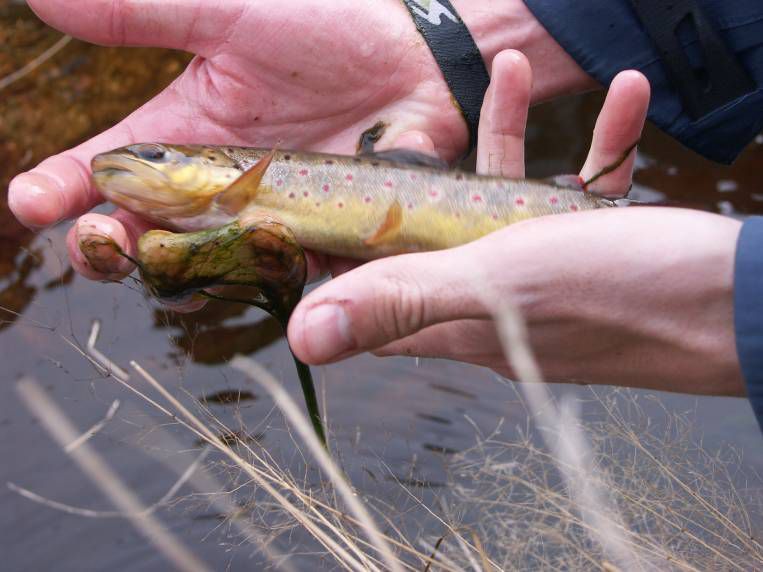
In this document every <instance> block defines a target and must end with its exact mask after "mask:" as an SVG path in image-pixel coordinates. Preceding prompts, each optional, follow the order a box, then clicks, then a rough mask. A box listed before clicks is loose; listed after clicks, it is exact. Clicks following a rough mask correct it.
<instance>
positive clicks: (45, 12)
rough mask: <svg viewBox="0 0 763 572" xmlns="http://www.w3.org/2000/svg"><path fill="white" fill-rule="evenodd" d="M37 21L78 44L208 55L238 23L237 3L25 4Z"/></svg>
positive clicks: (103, 0)
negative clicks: (151, 47)
mask: <svg viewBox="0 0 763 572" xmlns="http://www.w3.org/2000/svg"><path fill="white" fill-rule="evenodd" d="M29 5H30V7H31V8H32V10H34V12H35V14H37V15H38V16H39V17H40V19H42V20H44V21H45V22H46V23H47V24H49V25H50V26H52V27H54V28H57V29H59V30H61V31H62V32H66V33H67V34H70V35H72V36H75V37H77V38H79V39H82V40H86V41H88V42H93V43H95V44H104V45H109V46H115V45H116V46H153V47H162V48H174V49H178V50H187V51H191V52H194V53H197V54H201V55H207V54H206V53H205V52H206V51H207V50H206V48H208V47H209V48H213V47H214V46H216V45H219V44H220V43H222V41H221V38H225V37H226V34H225V33H226V31H229V30H230V29H231V28H232V27H233V26H234V25H235V24H236V22H237V21H238V20H239V19H240V17H241V15H242V12H243V10H244V8H243V5H242V3H241V2H208V1H207V0H187V1H184V2H167V1H166V0H121V1H119V2H116V1H115V0H29Z"/></svg>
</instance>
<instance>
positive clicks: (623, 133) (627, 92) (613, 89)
mask: <svg viewBox="0 0 763 572" xmlns="http://www.w3.org/2000/svg"><path fill="white" fill-rule="evenodd" d="M649 94H650V88H649V80H647V79H646V77H644V76H643V75H642V74H641V73H640V72H637V71H635V70H628V71H624V72H621V73H619V74H618V75H617V76H615V79H614V80H612V84H611V85H610V87H609V92H608V93H607V98H606V100H605V101H604V106H603V107H602V109H601V113H599V117H598V119H597V120H596V127H595V128H594V132H593V141H592V142H591V150H590V151H589V153H588V158H587V159H586V162H585V165H584V166H583V169H582V170H581V171H580V176H581V177H582V178H583V180H586V181H587V180H589V179H590V178H591V177H593V176H594V175H596V174H597V173H598V172H600V171H601V170H602V169H604V168H605V167H608V166H611V165H613V164H614V163H616V162H617V160H618V159H620V158H621V157H622V155H623V153H625V152H626V151H627V150H628V148H629V147H630V146H631V145H633V143H635V142H636V141H638V140H639V138H640V137H641V131H642V130H643V128H644V121H645V120H646V113H647V109H648V108H649ZM635 160H636V153H635V152H632V153H631V154H630V155H629V156H628V158H627V159H626V160H625V162H624V163H623V164H622V165H620V167H619V168H617V169H616V170H615V171H614V172H612V173H609V174H607V175H604V176H603V177H601V178H600V179H598V180H597V181H596V182H595V183H593V184H592V188H591V190H594V191H596V192H597V193H599V194H602V195H605V196H623V195H625V194H626V193H627V192H628V190H629V189H630V186H631V179H632V176H633V164H634V161H635Z"/></svg>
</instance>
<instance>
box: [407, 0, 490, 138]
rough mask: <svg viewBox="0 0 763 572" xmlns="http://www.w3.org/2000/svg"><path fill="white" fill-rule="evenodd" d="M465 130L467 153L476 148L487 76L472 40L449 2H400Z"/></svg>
mask: <svg viewBox="0 0 763 572" xmlns="http://www.w3.org/2000/svg"><path fill="white" fill-rule="evenodd" d="M403 4H405V7H406V8H408V11H409V12H410V13H411V16H412V17H413V21H414V23H415V24H416V28H417V29H418V30H419V32H420V33H421V35H422V36H424V39H425V40H426V42H427V44H428V45H429V49H430V50H432V54H433V55H434V59H435V60H436V61H437V65H438V66H440V70H442V74H443V75H444V76H445V81H446V82H447V84H448V87H449V88H450V91H451V93H452V94H453V98H454V99H455V100H456V102H457V103H458V105H459V107H460V108H461V113H462V114H463V116H464V119H466V124H467V126H468V128H469V151H472V150H473V149H474V148H475V147H476V146H477V127H478V126H479V122H480V111H481V110H482V101H483V100H484V99H485V93H486V92H487V88H488V85H490V75H489V74H488V72H487V67H486V66H485V61H484V60H483V59H482V54H481V53H480V50H479V48H478V47H477V44H476V43H475V42H474V38H472V35H471V34H470V33H469V30H468V29H467V28H466V26H465V25H464V22H463V21H462V20H461V17H460V16H459V15H458V13H457V12H456V10H455V8H453V5H452V4H451V3H450V1H449V0H403Z"/></svg>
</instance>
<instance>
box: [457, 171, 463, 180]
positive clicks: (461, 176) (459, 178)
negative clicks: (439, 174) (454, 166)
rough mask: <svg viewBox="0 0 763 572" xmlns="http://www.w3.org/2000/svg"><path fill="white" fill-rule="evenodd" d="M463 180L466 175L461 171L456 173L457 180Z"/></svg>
mask: <svg viewBox="0 0 763 572" xmlns="http://www.w3.org/2000/svg"><path fill="white" fill-rule="evenodd" d="M463 180H464V176H463V175H462V174H461V173H459V174H458V175H456V181H463Z"/></svg>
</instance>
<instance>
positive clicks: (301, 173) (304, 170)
mask: <svg viewBox="0 0 763 572" xmlns="http://www.w3.org/2000/svg"><path fill="white" fill-rule="evenodd" d="M309 173H310V171H308V170H307V169H302V170H301V171H300V172H299V174H300V175H302V176H303V177H307V175H308V174H309Z"/></svg>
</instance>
